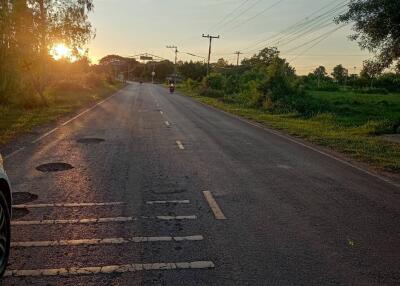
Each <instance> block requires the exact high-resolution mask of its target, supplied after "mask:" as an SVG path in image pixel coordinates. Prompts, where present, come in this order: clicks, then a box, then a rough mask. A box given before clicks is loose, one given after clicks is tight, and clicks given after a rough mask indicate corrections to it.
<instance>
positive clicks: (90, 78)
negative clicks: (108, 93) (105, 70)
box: [85, 72, 103, 88]
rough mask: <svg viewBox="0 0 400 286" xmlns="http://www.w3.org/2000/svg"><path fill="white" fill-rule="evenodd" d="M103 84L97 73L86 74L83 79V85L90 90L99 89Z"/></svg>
mask: <svg viewBox="0 0 400 286" xmlns="http://www.w3.org/2000/svg"><path fill="white" fill-rule="evenodd" d="M102 84H103V77H102V76H101V75H99V74H97V73H94V72H91V73H88V74H87V75H86V77H85V85H86V86H87V87H90V88H96V87H100V86H101V85H102Z"/></svg>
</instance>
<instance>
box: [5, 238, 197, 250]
mask: <svg viewBox="0 0 400 286" xmlns="http://www.w3.org/2000/svg"><path fill="white" fill-rule="evenodd" d="M203 239H204V238H203V236H202V235H191V236H147V237H141V236H135V237H129V238H123V237H115V238H99V239H75V240H54V241H23V242H11V247H15V248H16V247H49V246H78V245H98V244H126V243H144V242H182V241H201V240H203Z"/></svg>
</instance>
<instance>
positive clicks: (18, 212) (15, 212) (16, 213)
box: [12, 208, 29, 219]
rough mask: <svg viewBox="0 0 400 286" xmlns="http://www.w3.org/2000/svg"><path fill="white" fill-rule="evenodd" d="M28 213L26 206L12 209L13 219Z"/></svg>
mask: <svg viewBox="0 0 400 286" xmlns="http://www.w3.org/2000/svg"><path fill="white" fill-rule="evenodd" d="M28 214H29V210H28V209H27V208H18V209H16V208H14V209H13V211H12V218H13V219H19V218H23V217H24V216H26V215H28Z"/></svg>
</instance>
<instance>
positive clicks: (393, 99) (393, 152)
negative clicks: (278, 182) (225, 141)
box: [183, 90, 400, 173]
mask: <svg viewBox="0 0 400 286" xmlns="http://www.w3.org/2000/svg"><path fill="white" fill-rule="evenodd" d="M183 92H184V93H185V94H187V95H190V96H192V97H194V98H196V99H197V100H199V101H201V102H203V103H206V104H209V105H212V106H214V107H217V108H220V109H222V110H225V111H228V112H231V113H233V114H236V115H239V116H242V117H244V118H247V119H250V120H253V121H256V122H259V123H262V124H264V125H266V126H268V127H271V128H274V129H280V130H284V131H285V132H287V133H289V134H291V135H294V136H298V137H301V138H304V139H306V140H308V141H310V142H312V143H315V144H318V145H321V146H325V147H328V148H331V149H333V150H335V151H339V152H341V153H344V154H346V155H348V156H350V157H352V158H353V159H356V160H359V161H362V162H366V163H369V164H370V165H371V166H373V167H375V168H377V169H380V170H385V171H390V172H394V173H400V144H398V143H393V142H388V141H386V140H385V139H383V138H382V137H381V136H379V135H380V134H382V133H393V132H394V128H395V127H396V126H397V124H399V123H400V94H388V95H379V94H361V93H359V94H358V93H354V92H345V91H341V92H320V91H318V92H317V91H311V92H310V95H311V98H310V100H312V101H313V103H314V106H315V105H320V106H321V110H323V111H321V112H319V113H314V115H313V116H308V117H304V116H300V115H299V114H273V113H270V112H268V111H266V110H263V109H255V108H249V107H243V106H240V105H238V104H234V103H227V102H225V101H224V100H223V99H216V98H210V97H201V96H198V95H197V93H196V92H194V91H189V90H183Z"/></svg>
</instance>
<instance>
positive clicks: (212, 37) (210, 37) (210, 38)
mask: <svg viewBox="0 0 400 286" xmlns="http://www.w3.org/2000/svg"><path fill="white" fill-rule="evenodd" d="M203 38H208V39H209V40H210V44H209V46H208V61H207V75H209V73H210V59H211V44H212V40H213V39H219V35H218V36H210V35H207V36H206V35H204V34H203Z"/></svg>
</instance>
